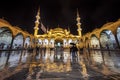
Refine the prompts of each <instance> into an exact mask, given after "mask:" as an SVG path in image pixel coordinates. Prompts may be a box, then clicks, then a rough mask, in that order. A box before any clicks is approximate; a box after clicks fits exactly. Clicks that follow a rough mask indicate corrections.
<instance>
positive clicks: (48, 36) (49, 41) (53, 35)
mask: <svg viewBox="0 0 120 80" xmlns="http://www.w3.org/2000/svg"><path fill="white" fill-rule="evenodd" d="M39 11H40V10H38V13H37V16H36V21H35V27H34V36H35V37H36V38H37V40H38V41H37V43H38V44H37V45H38V46H42V47H50V48H53V47H55V46H61V45H62V46H63V47H64V48H69V47H70V43H72V42H73V43H76V44H79V39H80V37H81V35H82V34H81V31H82V29H81V23H80V17H79V13H78V11H77V18H76V20H77V27H78V29H77V31H78V35H73V34H71V33H70V30H69V29H68V30H67V29H63V28H60V26H58V27H57V28H54V29H50V30H49V31H47V32H46V33H45V34H43V35H40V34H38V30H39V27H38V25H39V19H40V12H39Z"/></svg>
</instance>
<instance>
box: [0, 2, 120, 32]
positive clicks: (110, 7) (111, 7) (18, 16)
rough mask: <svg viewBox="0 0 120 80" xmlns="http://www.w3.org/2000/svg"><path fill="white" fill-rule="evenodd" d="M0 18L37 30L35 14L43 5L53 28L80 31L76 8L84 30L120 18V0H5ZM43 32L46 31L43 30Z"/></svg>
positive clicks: (43, 17) (44, 18) (45, 21)
mask: <svg viewBox="0 0 120 80" xmlns="http://www.w3.org/2000/svg"><path fill="white" fill-rule="evenodd" d="M3 1H4V2H1V3H0V18H4V19H5V20H7V21H8V22H9V23H10V24H12V25H13V26H19V27H20V28H22V29H23V30H26V31H28V32H29V33H32V34H33V31H34V30H33V28H34V22H35V20H36V18H35V16H36V14H37V9H38V7H39V6H40V11H41V14H40V16H41V21H42V23H43V24H44V25H45V26H46V27H49V28H56V27H57V26H58V25H59V26H60V27H62V28H68V27H69V28H70V30H71V33H73V34H77V31H76V29H77V26H76V10H77V8H78V10H79V13H80V17H81V23H82V24H81V27H82V29H83V31H82V32H83V34H85V33H87V32H89V31H92V30H93V29H94V28H99V27H101V26H102V25H104V24H105V23H107V22H111V21H112V22H114V21H117V20H118V19H119V18H120V0H16V1H12V0H3ZM40 33H42V32H41V31H40Z"/></svg>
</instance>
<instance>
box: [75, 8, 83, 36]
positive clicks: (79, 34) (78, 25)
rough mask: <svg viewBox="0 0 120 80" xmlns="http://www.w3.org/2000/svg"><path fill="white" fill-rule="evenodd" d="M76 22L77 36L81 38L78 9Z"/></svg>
mask: <svg viewBox="0 0 120 80" xmlns="http://www.w3.org/2000/svg"><path fill="white" fill-rule="evenodd" d="M76 21H77V27H78V29H77V31H78V36H79V37H81V36H82V33H81V31H82V29H81V23H80V16H79V12H78V9H77V18H76Z"/></svg>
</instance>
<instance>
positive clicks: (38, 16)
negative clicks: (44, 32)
mask: <svg viewBox="0 0 120 80" xmlns="http://www.w3.org/2000/svg"><path fill="white" fill-rule="evenodd" d="M39 20H40V7H39V8H38V12H37V15H36V21H35V27H34V36H36V35H37V34H38V30H39V23H40V22H39Z"/></svg>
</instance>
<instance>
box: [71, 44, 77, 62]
mask: <svg viewBox="0 0 120 80" xmlns="http://www.w3.org/2000/svg"><path fill="white" fill-rule="evenodd" d="M77 51H78V48H77V47H76V45H73V46H72V47H71V48H70V53H71V54H72V59H73V62H74V61H76V60H75V59H76V57H77Z"/></svg>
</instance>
